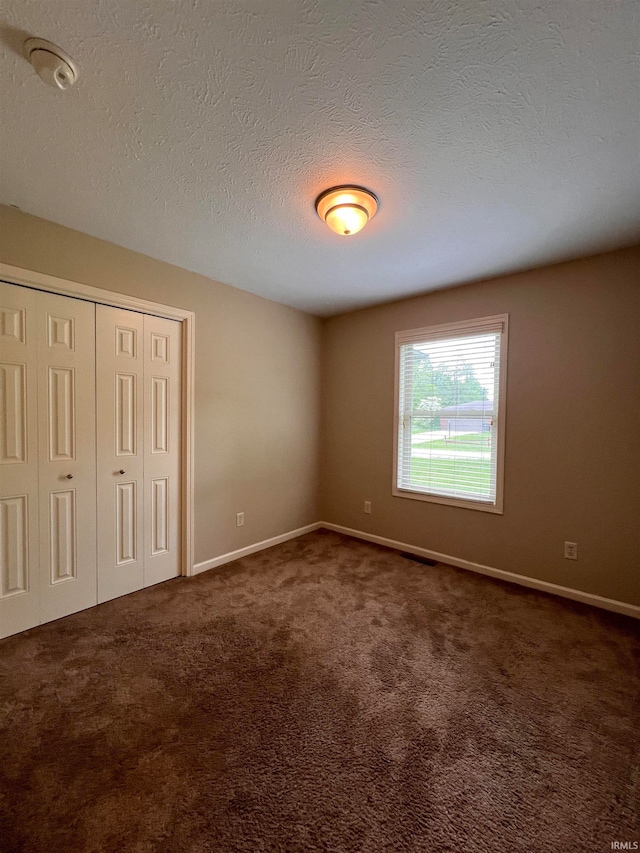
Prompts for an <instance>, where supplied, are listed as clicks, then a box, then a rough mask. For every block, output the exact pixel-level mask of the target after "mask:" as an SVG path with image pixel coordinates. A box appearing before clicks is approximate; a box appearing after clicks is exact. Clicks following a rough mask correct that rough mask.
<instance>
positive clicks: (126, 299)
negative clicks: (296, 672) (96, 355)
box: [0, 263, 195, 577]
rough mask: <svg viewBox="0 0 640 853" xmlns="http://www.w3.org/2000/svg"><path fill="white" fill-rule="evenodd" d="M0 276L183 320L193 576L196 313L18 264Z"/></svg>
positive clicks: (187, 552) (186, 502)
mask: <svg viewBox="0 0 640 853" xmlns="http://www.w3.org/2000/svg"><path fill="white" fill-rule="evenodd" d="M0 278H2V279H3V280H4V281H6V282H8V283H9V284H22V285H24V286H25V287H31V288H34V289H35V290H45V291H48V292H49V293H58V294H60V295H61V296H73V297H75V298H76V299H85V300H87V301H89V302H95V303H97V304H98V305H112V306H113V307H114V308H127V309H128V310H130V311H139V312H142V313H143V314H153V315H155V316H156V317H165V318H166V319H168V320H177V321H178V322H180V323H182V424H181V426H182V442H181V444H182V446H181V451H182V457H181V460H182V462H181V469H182V470H181V477H180V499H181V503H182V525H181V528H182V529H181V546H180V551H181V559H180V574H181V575H183V576H187V577H190V576H191V575H193V574H194V572H193V549H194V514H193V505H194V458H193V449H194V428H195V417H194V402H195V395H194V384H193V383H194V378H195V314H194V312H193V311H186V310H185V309H184V308H177V307H176V306H174V305H164V304H162V303H160V302H150V301H149V300H147V299H139V298H138V297H137V296H128V295H127V294H124V293H116V292H114V291H111V290H104V289H102V288H100V287H92V286H91V285H89V284H81V283H80V282H76V281H68V280H67V279H64V278H56V276H53V275H45V273H40V272H35V271H33V270H27V269H23V268H22V267H15V266H12V265H11V264H4V263H0Z"/></svg>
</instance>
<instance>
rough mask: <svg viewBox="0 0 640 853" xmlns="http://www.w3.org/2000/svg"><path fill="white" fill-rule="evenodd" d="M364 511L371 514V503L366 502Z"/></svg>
mask: <svg viewBox="0 0 640 853" xmlns="http://www.w3.org/2000/svg"><path fill="white" fill-rule="evenodd" d="M364 511H365V512H366V513H369V514H371V501H365V502H364Z"/></svg>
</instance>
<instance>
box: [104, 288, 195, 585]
mask: <svg viewBox="0 0 640 853" xmlns="http://www.w3.org/2000/svg"><path fill="white" fill-rule="evenodd" d="M180 333H181V326H180V323H178V322H176V321H173V320H164V319H161V318H159V317H153V316H151V315H148V314H138V313H136V312H134V311H126V310H122V309H119V308H110V307H108V306H105V305H97V306H96V353H97V362H96V379H97V393H96V409H97V430H98V431H97V435H98V472H99V474H98V601H99V602H102V601H108V600H109V599H110V598H115V597H116V596H119V595H126V594H127V593H129V592H133V591H134V590H137V589H142V587H145V586H150V585H152V584H155V583H159V582H160V581H164V580H168V579H169V578H173V577H177V576H178V575H179V574H180V536H179V533H180V410H181V407H180V399H181V387H180V372H181V371H180V362H181V356H180V353H181V339H180Z"/></svg>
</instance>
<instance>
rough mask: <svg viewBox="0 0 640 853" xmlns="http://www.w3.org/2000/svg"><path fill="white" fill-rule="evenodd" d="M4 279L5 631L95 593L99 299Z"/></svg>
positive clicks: (0, 573)
mask: <svg viewBox="0 0 640 853" xmlns="http://www.w3.org/2000/svg"><path fill="white" fill-rule="evenodd" d="M0 288H1V289H0V359H1V362H2V363H1V365H0V478H1V483H0V489H1V491H0V578H1V587H0V636H8V635H10V634H13V633H16V632H17V631H24V630H26V629H27V628H32V627H33V626H34V625H38V624H39V623H40V622H48V621H50V620H52V619H58V618H60V617H61V616H67V615H68V614H70V613H75V612H76V611H77V610H83V609H84V608H86V607H91V606H92V605H93V604H95V603H96V548H95V519H96V459H95V450H96V443H95V442H96V434H95V305H94V304H93V303H90V302H83V301H81V300H78V299H69V298H67V297H63V296H55V295H53V294H49V293H40V292H38V291H34V290H29V289H27V288H23V287H17V286H15V285H8V284H5V283H4V282H2V283H0Z"/></svg>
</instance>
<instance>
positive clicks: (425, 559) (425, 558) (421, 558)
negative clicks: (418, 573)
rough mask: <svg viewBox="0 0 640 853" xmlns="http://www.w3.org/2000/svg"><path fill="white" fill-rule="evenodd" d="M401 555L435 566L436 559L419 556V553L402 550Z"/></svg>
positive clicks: (416, 561) (415, 561)
mask: <svg viewBox="0 0 640 853" xmlns="http://www.w3.org/2000/svg"><path fill="white" fill-rule="evenodd" d="M400 556H401V557H406V558H407V560H413V562H414V563H423V564H424V565H425V566H435V564H436V561H435V560H430V559H429V558H428V557H419V556H418V555H417V554H409V553H408V552H407V551H402V553H401V554H400Z"/></svg>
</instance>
